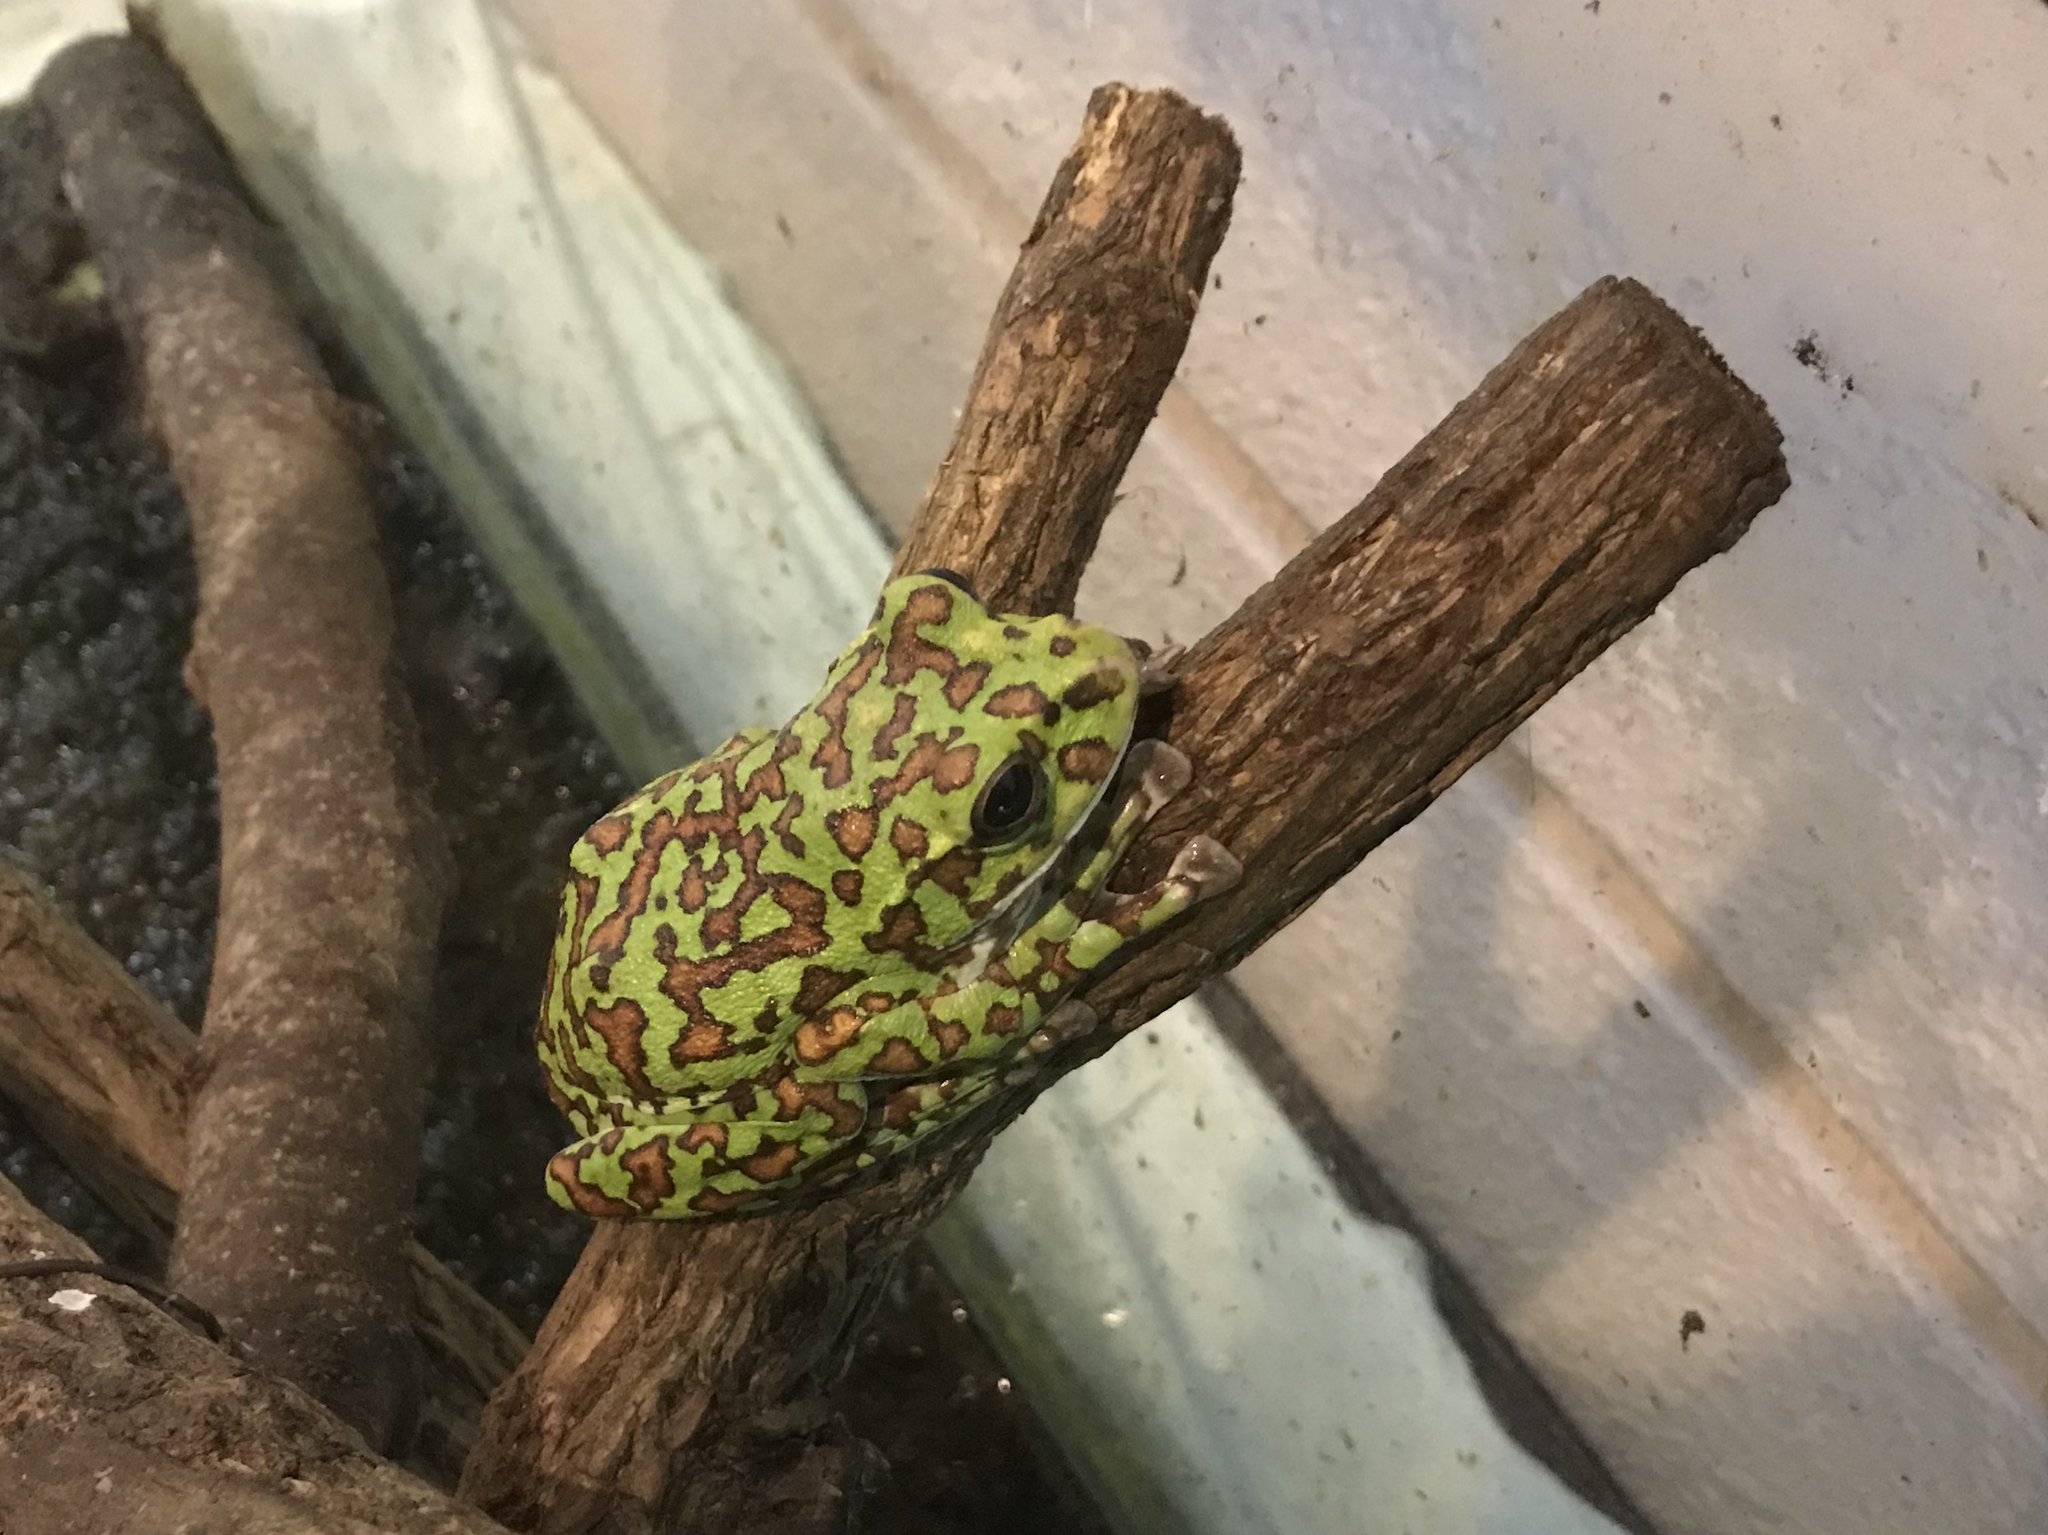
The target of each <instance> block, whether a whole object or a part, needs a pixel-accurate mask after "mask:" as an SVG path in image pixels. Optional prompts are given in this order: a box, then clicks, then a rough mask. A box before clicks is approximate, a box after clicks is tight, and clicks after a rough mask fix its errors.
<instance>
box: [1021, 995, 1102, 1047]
mask: <svg viewBox="0 0 2048 1535" xmlns="http://www.w3.org/2000/svg"><path fill="white" fill-rule="evenodd" d="M1101 1025H1102V1014H1100V1013H1098V1012H1097V1011H1096V1010H1095V1009H1094V1008H1092V1007H1090V1006H1089V1005H1088V1004H1087V1003H1086V1002H1083V1001H1082V1000H1081V999H1080V998H1079V997H1069V998H1068V999H1067V1000H1066V1001H1064V1002H1062V1003H1061V1004H1060V1005H1059V1006H1058V1007H1056V1008H1054V1009H1053V1010H1052V1011H1051V1012H1050V1013H1048V1014H1047V1015H1046V1018H1045V1021H1044V1022H1043V1023H1041V1024H1040V1025H1039V1026H1038V1027H1037V1029H1036V1030H1034V1031H1033V1032H1032V1035H1031V1038H1030V1040H1029V1041H1028V1042H1027V1044H1026V1046H1025V1048H1026V1049H1028V1050H1029V1051H1030V1052H1031V1053H1032V1054H1033V1055H1050V1054H1051V1053H1052V1052H1053V1051H1055V1050H1057V1049H1058V1048H1059V1047H1060V1046H1061V1045H1063V1044H1065V1043H1066V1042H1067V1041H1068V1040H1070V1039H1079V1038H1080V1037H1081V1036H1082V1035H1083V1034H1092V1033H1093V1032H1094V1031H1095V1030H1096V1029H1098V1028H1100V1027H1101Z"/></svg>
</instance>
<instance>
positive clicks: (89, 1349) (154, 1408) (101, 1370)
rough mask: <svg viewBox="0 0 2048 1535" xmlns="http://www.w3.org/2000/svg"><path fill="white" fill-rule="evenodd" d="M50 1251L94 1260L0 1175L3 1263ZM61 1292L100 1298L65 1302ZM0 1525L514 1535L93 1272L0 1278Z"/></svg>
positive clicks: (53, 1530) (269, 1533)
mask: <svg viewBox="0 0 2048 1535" xmlns="http://www.w3.org/2000/svg"><path fill="white" fill-rule="evenodd" d="M45 1256H48V1257H57V1258H71V1259H77V1260H83V1261H90V1260H91V1258H92V1256H93V1255H92V1249H91V1248H89V1247H87V1246H86V1245H85V1244H84V1243H83V1242H81V1241H79V1240H78V1239H77V1238H76V1237H74V1236H72V1235H70V1234H69V1233H68V1232H66V1231H64V1230H63V1229H61V1228H60V1227H58V1226H57V1225H56V1224H55V1223H54V1222H53V1221H50V1220H49V1219H47V1218H46V1217H44V1216H43V1215H41V1214H39V1213H37V1211H36V1210H35V1209H34V1208H33V1207H32V1206H30V1205H29V1203H28V1201H27V1200H25V1199H23V1198H22V1197H21V1195H20V1194H19V1193H18V1192H17V1191H16V1189H15V1188H14V1186H13V1185H12V1184H11V1183H8V1182H7V1181H6V1180H5V1179H4V1178H0V1263H8V1262H16V1261H20V1260H23V1259H29V1258H35V1257H45ZM65 1291H70V1292H74V1296H78V1295H83V1296H90V1297H91V1300H90V1302H89V1303H87V1304H86V1305H85V1308H84V1309H83V1310H73V1309H67V1307H66V1306H65V1305H62V1304H58V1303H56V1302H55V1301H54V1300H53V1297H56V1296H58V1295H60V1294H61V1292H65ZM70 1304H71V1305H74V1306H75V1305H76V1304H77V1301H76V1299H75V1298H72V1299H71V1301H70ZM0 1527H4V1528H5V1529H7V1530H9V1531H15V1530H19V1531H21V1532H23V1535H27V1532H29V1531H35V1532H36V1535H105V1532H108V1531H113V1530H137V1531H140V1530H166V1531H168V1530H230V1529H231V1530H234V1531H237V1532H238V1535H491V1532H494V1531H499V1532H500V1535H502V1532H501V1527H500V1526H498V1525H494V1524H492V1523H491V1521H490V1520H488V1519H486V1518H484V1517H483V1516H482V1515H481V1514H479V1513H477V1512H476V1511H475V1510H474V1509H471V1508H469V1507H467V1506H466V1505H463V1504H459V1503H456V1502H453V1501H452V1500H450V1499H449V1498H446V1497H444V1496H443V1495H441V1494H440V1493H437V1492H435V1491H434V1490H433V1489H431V1488H429V1487H427V1486H426V1485H425V1484H424V1483H422V1482H419V1481H417V1480H415V1479H414V1478H413V1477H410V1476H408V1475H406V1474H405V1473H404V1472H402V1471H400V1470H398V1469H396V1468H395V1467H393V1466H389V1465H387V1464H385V1463H384V1462H382V1461H379V1460H378V1459H376V1457H374V1456H373V1455H371V1454H370V1453H369V1452H368V1451H367V1450H366V1449H364V1447H363V1443H362V1441H361V1440H360V1439H359V1438H358V1437H357V1436H356V1435H355V1434H354V1433H353V1432H352V1431H351V1430H350V1429H348V1428H347V1427H345V1426H344V1425H343V1424H341V1423H340V1422H338V1421H337V1420H336V1419H335V1418H334V1417H333V1416H331V1415H330V1414H329V1413H328V1412H327V1411H326V1410H325V1409H324V1408H322V1407H321V1406H320V1405H319V1404H318V1403H316V1402H314V1401H313V1400H312V1399H311V1398H310V1397H307V1396H305V1395H303V1394H302V1393H301V1392H299V1391H298V1390H296V1389H295V1388H293V1387H291V1386H288V1385H286V1384H284V1383H283V1382H281V1381H277V1380H273V1379H271V1378H270V1377H268V1376H266V1375H264V1374H262V1373H260V1372H258V1371H255V1370H251V1369H250V1368H248V1367H247V1366H246V1365H243V1364H239V1363H237V1362H236V1361H235V1360H233V1359H231V1358H230V1357H229V1356H228V1355H227V1354H226V1353H224V1352H222V1351H221V1350H220V1349H219V1348H217V1347H216V1346H214V1345H213V1344H211V1343H209V1342H207V1341H206V1340H205V1339H204V1338H202V1337H201V1336H199V1335H198V1334H197V1333H196V1332H194V1331H192V1330H191V1329H190V1328H188V1327H187V1326H186V1325H185V1324H184V1323H183V1322H180V1321H177V1320H175V1319H173V1318H172V1317H171V1316H170V1315H169V1314H167V1313H166V1312H164V1311H162V1310H160V1309H158V1308H157V1306H156V1305H154V1304H153V1303H152V1302H150V1301H149V1300H146V1299H145V1298H143V1297H142V1296H141V1295H140V1294H138V1293H137V1292H136V1291H134V1290H131V1289H128V1288H127V1287H125V1286H123V1285H118V1284H114V1283H111V1282H109V1281H106V1280H102V1279H96V1278H90V1277H87V1276H84V1275H66V1276H62V1277H39V1278H33V1279H22V1278H0Z"/></svg>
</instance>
